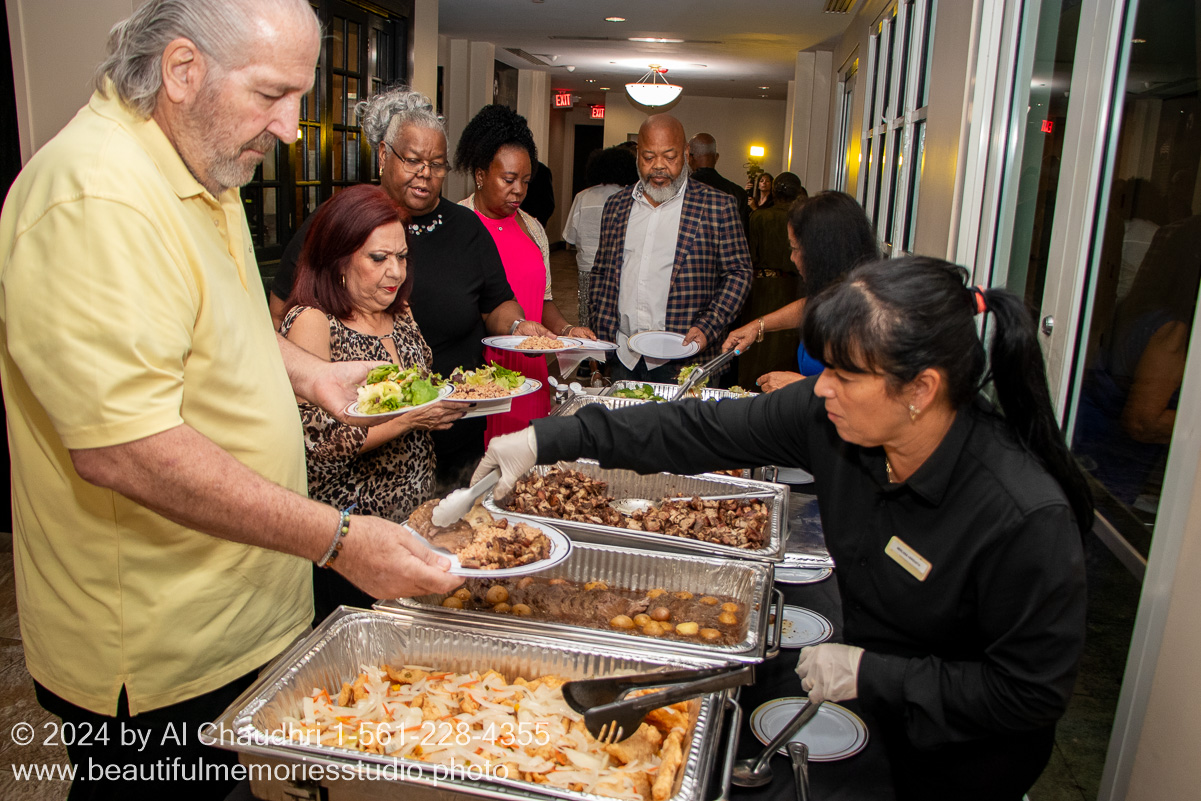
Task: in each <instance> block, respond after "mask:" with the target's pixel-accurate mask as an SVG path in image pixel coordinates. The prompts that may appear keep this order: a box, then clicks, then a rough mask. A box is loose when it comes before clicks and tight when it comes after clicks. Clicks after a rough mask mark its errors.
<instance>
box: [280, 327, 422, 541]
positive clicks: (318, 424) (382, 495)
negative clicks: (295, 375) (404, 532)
mask: <svg viewBox="0 0 1201 801" xmlns="http://www.w3.org/2000/svg"><path fill="white" fill-rule="evenodd" d="M308 308H310V307H308V306H297V307H295V308H293V309H292V310H291V311H289V312H288V315H287V316H286V317H285V318H284V324H283V326H282V327H281V328H280V332H281V333H282V334H284V335H285V336H287V334H288V331H289V330H291V328H292V325H293V323H295V321H296V318H297V317H298V316H299V315H300V314H302V313H303V312H305V311H306V310H307V309H308ZM325 316H326V319H328V320H329V353H330V360H331V361H335V362H345V361H355V360H358V359H366V360H371V361H391V360H392V357H391V355H390V354H389V353H388V351H387V350H386V349H385V348H384V344H383V340H384V339H391V340H392V342H393V343H394V344H395V345H396V353H397V355H398V356H399V357H400V366H401V367H411V366H413V365H414V364H423V365H425V366H426V367H427V368H428V367H430V365H431V364H432V362H433V353H432V352H431V351H430V348H429V345H427V344H425V339H424V338H422V336H421V330H420V329H418V327H417V323H416V321H414V320H413V316H412V315H411V314H410V313H409V312H408V311H407V310H406V311H404V312H402V313H400V314H397V315H396V316H395V317H396V319H395V322H394V324H393V326H392V333H391V334H388V335H386V336H384V337H374V336H370V335H368V334H361V333H359V332H358V331H355V330H353V329H351V328H348V327H347V326H346V325H345V324H343V323H342V322H341V321H340V320H338V319H337V318H335V317H333V316H332V315H329V314H326V315H325ZM300 418H301V421H302V422H303V423H304V450H305V458H306V461H307V463H308V472H309V497H311V498H313V499H314V500H318V501H322V502H324V503H328V504H331V505H333V506H336V507H338V508H339V509H345V508H346V507H348V506H350V505H351V504H352V503H355V504H358V507H357V508H356V509H355V513H356V514H361V515H378V516H380V517H386V518H388V519H391V520H397V521H402V520H404V519H406V518H407V517H408V516H409V512H411V511H413V509H415V508H416V507H417V506H419V505H420V504H422V503H424V502H425V501H427V500H429V499H430V498H431V497H433V491H434V445H433V440H432V439H431V437H430V434H429V432H428V431H410V432H409V433H407V434H403V435H401V436H399V437H397V438H396V439H394V440H392V441H390V442H385V443H384V444H383V445H380V446H379V447H378V448H375V449H374V450H370V451H367V452H366V453H362V452H361V449H362V447H363V442H364V441H366V439H367V429H365V428H360V427H357V426H348V425H345V424H343V423H339V422H338V421H337V420H335V419H334V418H332V417H330V416H329V415H328V414H326V413H325V412H324V411H322V410H321V409H320V408H318V407H317V406H314V405H313V404H311V403H305V402H301V403H300Z"/></svg>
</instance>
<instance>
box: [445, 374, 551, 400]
mask: <svg viewBox="0 0 1201 801" xmlns="http://www.w3.org/2000/svg"><path fill="white" fill-rule="evenodd" d="M454 386H455V385H454V384H451V387H454ZM540 389H542V382H541V381H537V380H535V379H533V378H527V379H526V380H525V383H524V384H522V385H521V386H519V387H518V388H517V389H515V390H513V391H512V392H510V393H509V394H508V395H501V396H500V397H498V398H456V397H455V396H454V394H453V393H452V394H451V396H450V397H449V398H447V399H446V402H447V403H492V402H493V401H504V400H511V399H512V398H520V397H521V396H522V395H529V394H530V393H531V392H537V391H538V390H540Z"/></svg>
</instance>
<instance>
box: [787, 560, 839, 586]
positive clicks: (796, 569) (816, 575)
mask: <svg viewBox="0 0 1201 801" xmlns="http://www.w3.org/2000/svg"><path fill="white" fill-rule="evenodd" d="M833 572H834V569H833V568H829V567H802V566H800V565H789V564H783V565H776V577H775V578H776V583H777V584H816V583H817V582H819V581H825V580H826V579H828V578H829V577H830V574H831V573H833Z"/></svg>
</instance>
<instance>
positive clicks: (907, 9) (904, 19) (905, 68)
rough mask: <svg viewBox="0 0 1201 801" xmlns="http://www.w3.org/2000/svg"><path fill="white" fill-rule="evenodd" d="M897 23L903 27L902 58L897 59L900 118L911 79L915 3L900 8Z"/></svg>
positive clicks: (898, 45) (900, 44)
mask: <svg viewBox="0 0 1201 801" xmlns="http://www.w3.org/2000/svg"><path fill="white" fill-rule="evenodd" d="M897 21H898V22H899V23H900V24H901V25H902V28H901V33H900V41H899V42H897V49H898V50H899V52H900V58H899V59H897V70H898V77H897V102H896V112H895V114H894V116H900V115H901V114H904V113H905V81H906V80H908V78H909V51H910V47H911V42H910V39H911V38H912V37H913V3H912V2H909V3H905V4H904V5H903V6H901V7H900V16H899V17H898V19H897Z"/></svg>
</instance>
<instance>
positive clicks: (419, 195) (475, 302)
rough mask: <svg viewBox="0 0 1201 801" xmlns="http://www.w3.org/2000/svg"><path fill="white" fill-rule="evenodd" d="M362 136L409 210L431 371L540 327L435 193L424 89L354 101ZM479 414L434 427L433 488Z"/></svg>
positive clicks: (441, 145) (430, 112) (467, 441)
mask: <svg viewBox="0 0 1201 801" xmlns="http://www.w3.org/2000/svg"><path fill="white" fill-rule="evenodd" d="M358 112H359V119H360V120H361V121H362V125H363V134H364V136H366V137H367V141H368V142H369V143H370V144H371V148H372V150H374V151H375V154H376V158H377V159H378V160H379V172H380V186H381V187H383V189H384V191H385V192H387V193H388V196H389V197H391V198H392V199H393V200H395V201H396V202H397V203H399V204H400V206H401V207H402V208H404V210H405V211H407V212H408V213H409V215H410V216H411V217H412V220H411V222H410V223H409V226H408V230H407V234H408V245H409V263H410V265H411V266H412V269H413V294H412V296H411V298H410V303H411V306H412V311H413V318H414V319H415V320H416V321H417V325H418V327H420V329H421V334H422V336H423V337H425V341H426V342H427V343H428V344H429V346H430V348H431V349H432V350H433V352H434V371H435V372H438V373H441V374H442V375H443V376H448V375H450V373H451V371H453V370H454V369H455V368H456V367H462V368H464V369H467V370H470V369H474V368H476V367H481V366H483V364H484V346H483V344H482V343H481V342H480V340H481V339H483V338H484V337H485V336H488V335H489V334H492V335H499V334H513V333H516V334H522V335H524V336H533V335H535V334H547V333H548V332H547V330H546V329H545V328H544V327H543V326H542V325H540V324H539V323H536V322H534V321H533V320H526V319H525V318H526V317H527V315H526V313H525V312H524V311H523V310H522V307H521V306H520V305H519V304H518V303H517V301H516V300H514V299H513V290H512V288H510V286H509V283H508V281H507V280H506V279H505V269H504V265H502V264H501V261H500V254H499V253H497V252H496V245H495V244H494V243H493V241H492V237H491V236H489V235H488V232H487V231H486V230H485V229H484V226H483V225H482V224H481V223H480V221H479V219H478V218H477V217H476V216H475V215H474V214H472V213H471V211H470V210H469V209H465V208H463V207H462V206H460V205H458V204H456V203H451V202H450V201H448V200H446V199H445V198H443V197H442V183H443V181H444V180H445V179H446V174H447V172H449V171H450V161H449V158H448V155H447V149H446V128H445V127H444V126H443V125H442V121H441V120H439V119H438V115H437V114H435V113H434V108H433V105H432V104H431V103H430V100H429V98H428V97H426V96H425V95H423V94H421V93H420V92H414V91H412V90H410V89H409V88H408V87H404V86H398V87H395V88H392V89H389V90H388V91H386V92H381V93H379V94H376V95H372V96H371V98H370V99H369V100H366V101H364V102H363V103H360V104H359V106H358ZM311 219H312V216H311V215H310V216H309V218H308V219H306V220H305V225H303V226H301V228H300V230H299V231H297V232H296V235H295V236H294V237H292V241H291V242H290V243H289V244H288V248H287V250H286V251H285V252H284V257H283V259H282V260H281V261H280V264H279V270H278V271H277V272H276V274H275V283H274V285H273V286H272V289H271V294H272V296H273V297H272V301H271V302H272V306H273V307H274V308H275V309H276V310H277V311H276V314H277V316H278V317H279V319H280V321H281V322H282V319H283V309H284V299H285V298H287V297H288V295H289V293H290V292H291V291H292V282H293V276H294V275H295V265H296V260H297V258H298V257H299V256H300V249H301V247H302V246H303V243H304V234H305V232H306V231H307V230H308V224H309V221H310V220H311ZM485 425H486V424H485V420H484V418H478V417H477V418H473V419H470V420H463V421H461V422H459V423H457V424H456V425H455V426H453V427H452V428H451V429H450V430H449V431H435V432H434V433H433V438H434V451H435V453H436V455H437V460H438V468H437V473H436V476H435V480H436V484H435V487H434V494H435V495H445V494H446V493H447V492H449V491H450V490H452V489H455V488H456V487H460V486H462V485H463V484H464V483H466V481H467V479H468V477H469V476H470V475H471V470H472V469H473V468H474V467H475V463H476V462H477V461H479V458H480V456H482V455H483V453H484V429H485Z"/></svg>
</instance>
